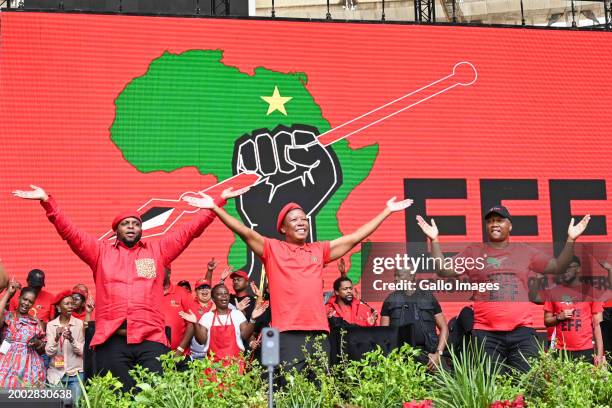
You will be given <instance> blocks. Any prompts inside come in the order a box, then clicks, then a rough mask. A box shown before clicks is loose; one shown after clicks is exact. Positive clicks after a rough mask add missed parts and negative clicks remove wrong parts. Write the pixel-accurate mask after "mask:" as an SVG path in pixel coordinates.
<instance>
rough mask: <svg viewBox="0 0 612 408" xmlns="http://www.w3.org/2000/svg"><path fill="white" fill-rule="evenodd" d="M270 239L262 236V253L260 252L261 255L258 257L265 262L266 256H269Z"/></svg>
mask: <svg viewBox="0 0 612 408" xmlns="http://www.w3.org/2000/svg"><path fill="white" fill-rule="evenodd" d="M270 241H271V239H270V238H267V237H264V247H263V253H262V254H261V256H260V258H261V262H265V261H266V259H268V256H269V254H270V251H271V250H272V249H271V248H270V245H271V243H270ZM266 273H267V271H266Z"/></svg>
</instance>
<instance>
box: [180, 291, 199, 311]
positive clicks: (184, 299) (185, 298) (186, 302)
mask: <svg viewBox="0 0 612 408" xmlns="http://www.w3.org/2000/svg"><path fill="white" fill-rule="evenodd" d="M181 308H182V309H183V312H185V313H189V309H191V311H192V312H193V313H196V314H197V312H196V310H194V309H193V298H192V297H191V295H190V294H189V292H187V291H185V293H183V294H181Z"/></svg>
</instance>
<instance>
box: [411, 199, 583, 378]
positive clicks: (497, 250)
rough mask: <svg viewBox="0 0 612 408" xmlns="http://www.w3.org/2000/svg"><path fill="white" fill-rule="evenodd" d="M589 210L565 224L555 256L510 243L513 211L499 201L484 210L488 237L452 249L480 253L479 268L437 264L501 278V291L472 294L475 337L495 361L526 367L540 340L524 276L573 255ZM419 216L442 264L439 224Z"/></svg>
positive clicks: (551, 268)
mask: <svg viewBox="0 0 612 408" xmlns="http://www.w3.org/2000/svg"><path fill="white" fill-rule="evenodd" d="M589 219H590V216H589V215H586V216H585V217H584V218H583V219H582V220H581V221H580V222H579V223H578V224H576V225H574V219H573V218H572V219H571V221H570V225H569V227H568V229H567V235H568V236H567V241H566V244H565V247H564V248H563V250H562V251H561V253H560V254H559V256H558V257H556V258H551V257H550V255H547V254H544V253H542V252H540V251H538V250H537V249H535V248H534V247H533V246H529V245H527V244H522V243H518V244H512V243H511V242H510V232H511V231H512V217H511V215H510V212H509V211H508V209H507V208H506V207H504V206H501V205H497V206H494V207H492V208H491V209H489V211H487V212H486V214H485V217H484V221H485V226H486V232H487V239H488V240H487V242H486V243H484V244H472V245H470V246H468V247H467V248H466V249H465V250H464V251H462V252H461V253H459V254H457V255H456V258H464V259H468V258H472V259H477V258H484V259H486V264H483V268H477V267H474V268H471V269H468V268H466V269H465V270H463V269H462V270H461V271H459V270H454V269H440V270H438V271H437V272H438V273H439V274H440V275H443V276H459V275H461V274H463V273H464V272H465V273H467V274H468V275H469V277H470V279H471V280H472V281H475V282H492V283H498V284H499V288H500V290H499V291H495V290H492V291H490V292H487V293H477V294H475V295H474V329H473V331H472V333H473V335H474V337H475V338H476V339H477V340H478V341H479V343H480V344H483V348H484V351H485V352H486V353H487V354H488V355H489V356H490V357H491V358H492V359H493V360H494V361H496V362H498V363H500V364H503V370H504V371H506V370H507V369H508V368H512V369H517V370H520V371H528V370H529V362H528V360H527V358H529V357H534V356H536V355H537V353H538V344H537V340H536V337H535V329H534V328H533V326H534V322H533V316H532V313H531V306H530V303H529V300H528V299H529V288H528V278H529V276H530V275H533V276H535V274H538V273H542V274H547V273H551V274H553V273H556V274H560V273H563V272H565V269H566V268H567V266H568V265H569V263H570V261H571V260H572V257H573V255H574V241H575V240H576V239H578V237H580V235H582V233H583V232H584V230H585V229H586V227H587V225H588V222H589ZM417 222H418V224H419V226H420V227H421V229H422V230H423V232H424V233H425V235H426V236H427V237H428V238H429V239H430V240H431V256H432V257H433V258H436V259H438V260H439V263H436V265H445V262H444V259H445V258H444V255H443V253H442V250H441V248H440V243H439V242H438V235H439V233H438V227H437V226H436V222H435V221H434V220H433V219H432V220H431V224H428V223H427V222H426V221H425V220H424V219H423V218H422V217H421V216H417Z"/></svg>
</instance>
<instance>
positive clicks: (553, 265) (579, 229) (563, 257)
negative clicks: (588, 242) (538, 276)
mask: <svg viewBox="0 0 612 408" xmlns="http://www.w3.org/2000/svg"><path fill="white" fill-rule="evenodd" d="M590 219H591V216H590V215H589V214H587V215H585V216H584V217H583V218H582V219H581V220H580V222H578V224H575V225H574V219H573V218H572V219H571V220H570V225H569V227H567V241H565V246H564V247H563V250H562V251H561V253H560V254H559V256H557V257H556V258H553V259H551V260H550V261H549V262H548V265H546V268H545V269H544V271H542V273H553V274H561V273H565V271H566V270H567V267H568V266H569V264H570V263H571V262H572V258H573V256H574V242H575V241H576V240H577V239H578V238H579V237H580V236H581V235H582V233H583V232H584V230H586V227H587V225H589V220H590Z"/></svg>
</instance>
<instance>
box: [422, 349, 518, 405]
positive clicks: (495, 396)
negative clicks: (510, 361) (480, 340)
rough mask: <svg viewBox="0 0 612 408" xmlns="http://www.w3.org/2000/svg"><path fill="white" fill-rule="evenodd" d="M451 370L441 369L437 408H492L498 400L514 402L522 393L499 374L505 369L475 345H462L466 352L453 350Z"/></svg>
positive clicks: (438, 372) (435, 390)
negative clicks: (492, 404) (511, 400)
mask: <svg viewBox="0 0 612 408" xmlns="http://www.w3.org/2000/svg"><path fill="white" fill-rule="evenodd" d="M451 360H452V367H453V369H452V371H451V370H449V369H448V368H441V369H439V370H438V371H437V372H436V374H435V376H434V381H435V384H436V385H437V387H436V389H434V393H433V394H434V402H435V406H436V408H489V407H490V405H491V403H493V402H494V401H498V400H507V399H514V397H515V396H516V395H517V394H520V393H521V388H520V386H519V385H518V384H517V382H516V381H515V380H514V379H513V378H512V377H509V376H502V375H500V372H501V369H502V366H501V365H500V364H495V363H494V362H492V361H491V359H490V358H489V357H488V356H487V355H486V354H485V352H484V350H483V347H482V346H479V345H476V344H475V343H473V342H470V343H468V344H467V345H466V344H465V343H464V344H463V352H462V353H461V354H459V355H458V354H457V353H456V352H454V351H451Z"/></svg>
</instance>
